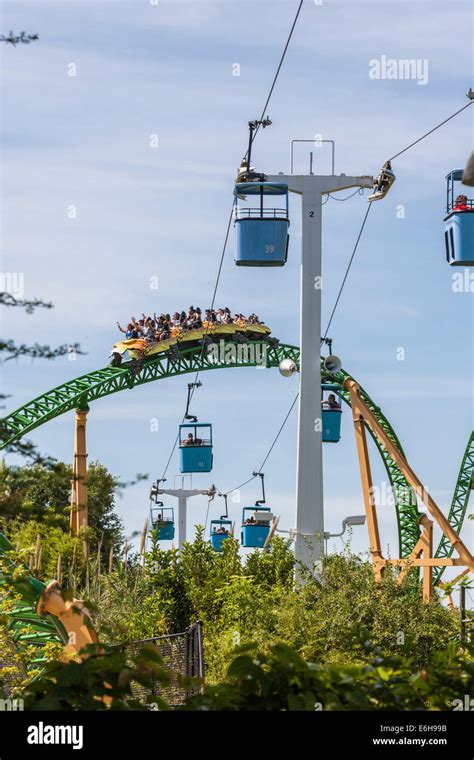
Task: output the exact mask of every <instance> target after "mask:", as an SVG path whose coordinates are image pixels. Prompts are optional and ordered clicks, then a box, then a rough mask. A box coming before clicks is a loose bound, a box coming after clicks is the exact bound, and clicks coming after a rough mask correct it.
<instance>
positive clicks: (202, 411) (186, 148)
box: [1, 0, 473, 555]
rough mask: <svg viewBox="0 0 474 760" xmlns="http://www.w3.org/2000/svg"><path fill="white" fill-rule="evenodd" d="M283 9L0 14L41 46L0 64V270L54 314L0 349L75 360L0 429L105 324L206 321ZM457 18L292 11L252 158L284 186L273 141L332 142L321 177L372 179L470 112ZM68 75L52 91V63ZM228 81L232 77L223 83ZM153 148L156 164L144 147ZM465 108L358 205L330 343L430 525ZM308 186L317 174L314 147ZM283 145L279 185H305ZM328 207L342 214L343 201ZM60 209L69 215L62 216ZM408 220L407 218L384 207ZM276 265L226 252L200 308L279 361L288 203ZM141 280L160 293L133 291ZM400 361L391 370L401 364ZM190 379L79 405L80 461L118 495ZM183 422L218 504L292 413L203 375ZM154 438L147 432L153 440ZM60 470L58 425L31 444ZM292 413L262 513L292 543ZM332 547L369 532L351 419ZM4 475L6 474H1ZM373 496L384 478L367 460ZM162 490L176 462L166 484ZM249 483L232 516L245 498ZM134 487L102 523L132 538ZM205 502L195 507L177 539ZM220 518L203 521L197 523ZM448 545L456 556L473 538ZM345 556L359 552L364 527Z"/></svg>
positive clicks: (15, 379)
mask: <svg viewBox="0 0 474 760" xmlns="http://www.w3.org/2000/svg"><path fill="white" fill-rule="evenodd" d="M296 6H297V2H296V0H295V1H294V2H293V1H292V2H290V0H280V1H275V0H272V1H271V2H270V1H269V0H268V1H267V0H260V2H258V3H254V2H248V1H243V0H238V1H237V2H233V3H227V2H223V1H219V2H218V1H216V0H213V1H212V2H201V0H195V2H181V1H178V2H176V0H175V1H174V2H167V1H166V0H160V2H159V3H158V5H152V4H150V3H149V2H145V0H135V1H134V2H122V1H120V2H107V1H104V2H95V1H94V0H90V1H89V0H88V1H82V2H79V1H78V2H72V3H67V4H66V3H60V2H41V0H35V2H15V3H13V2H3V3H1V15H2V20H1V28H2V31H3V32H7V31H9V30H10V29H12V30H14V31H21V30H23V29H24V30H26V31H27V32H37V33H38V34H39V35H40V40H39V41H38V42H34V43H32V44H31V45H29V46H26V45H22V46H18V47H17V48H15V49H14V48H12V47H11V46H7V47H5V46H3V47H2V50H1V63H2V74H1V83H2V94H1V98H2V111H3V126H2V161H3V175H2V207H3V208H2V229H1V241H2V271H4V272H12V271H15V272H16V271H20V272H23V273H24V277H25V297H31V298H32V297H41V298H43V299H44V300H51V301H52V302H53V303H54V305H55V308H54V310H51V311H41V310H39V311H37V312H36V313H35V314H34V315H26V314H20V313H18V311H17V310H11V311H10V312H7V313H5V314H3V330H4V333H5V334H6V335H9V336H10V335H11V336H15V338H16V340H17V341H18V342H22V341H25V342H26V341H29V342H34V341H39V342H47V343H49V344H51V345H56V344H59V343H63V342H79V343H80V344H81V346H82V348H83V350H85V351H87V355H84V356H80V357H78V358H77V360H76V361H75V362H70V361H68V360H67V359H60V360H58V361H55V362H51V363H46V362H39V361H35V362H32V361H30V360H27V359H21V360H18V361H10V362H8V363H7V364H6V365H5V367H4V372H3V382H4V389H5V392H8V393H12V394H13V395H12V398H11V399H9V402H8V403H9V405H10V406H9V408H11V409H13V408H16V407H18V406H20V405H21V404H22V403H25V402H26V401H28V400H29V399H31V398H32V397H34V396H37V395H39V394H40V393H41V392H43V391H46V390H47V389H49V388H51V387H53V386H55V385H58V384H60V383H61V382H63V381H65V380H67V379H68V378H72V377H74V376H77V375H79V374H83V373H86V372H88V371H90V370H93V369H96V368H98V367H101V366H104V365H105V364H106V363H107V357H108V353H109V350H110V347H111V345H112V344H113V343H114V342H115V340H117V338H118V335H117V331H116V328H115V321H116V320H117V319H120V321H121V322H122V323H123V322H125V321H126V320H127V319H128V318H129V316H130V315H131V314H134V315H137V314H138V313H141V312H142V311H145V312H147V313H148V312H152V311H153V310H156V311H171V310H174V309H181V308H185V307H187V306H189V304H190V303H193V304H195V305H196V304H199V305H201V307H203V308H206V307H207V306H208V305H209V302H210V299H211V296H212V291H213V286H214V282H215V277H216V273H217V267H218V262H219V256H220V252H221V248H222V244H223V240H224V235H225V228H226V221H227V217H228V213H229V209H230V204H231V202H232V186H233V178H234V176H235V170H236V167H237V165H238V162H239V160H240V158H241V156H242V155H243V153H244V152H245V147H246V140H247V126H246V125H247V121H248V120H249V119H252V118H256V117H257V116H259V114H260V111H261V109H262V106H263V103H264V100H265V97H266V94H267V92H268V88H269V85H270V83H271V81H272V78H273V74H274V71H275V67H276V64H277V62H278V60H279V57H280V54H281V50H282V47H283V44H284V42H285V40H286V36H287V33H288V30H289V27H290V25H291V22H292V19H293V16H294V12H295V10H296ZM472 39H473V20H472V4H471V3H468V2H462V1H461V2H457V3H449V4H448V3H445V2H436V1H435V2H433V1H430V2H399V1H398V0H397V2H380V1H379V0H377V2H375V0H374V1H373V2H337V1H336V0H325V1H324V2H323V3H322V4H321V5H317V4H316V3H313V2H310V0H306V2H305V4H304V6H303V10H302V13H301V17H300V20H299V23H298V26H297V28H296V31H295V34H294V37H293V40H292V43H291V47H290V49H289V52H288V55H287V58H286V61H285V64H284V67H283V69H282V72H281V75H280V78H279V81H278V84H277V87H276V89H275V92H274V95H273V98H272V101H271V103H270V106H269V109H268V112H269V114H270V117H271V119H272V121H273V124H272V126H271V127H270V128H269V129H268V130H265V131H262V132H260V134H259V135H258V138H257V140H256V142H255V147H254V154H253V158H254V161H255V163H256V165H257V166H258V167H259V168H260V169H261V170H263V171H266V172H268V173H276V172H278V171H287V170H288V160H289V141H290V139H292V138H312V137H313V136H314V135H316V134H321V135H322V136H323V138H325V139H334V140H335V141H336V172H337V173H339V172H345V173H346V174H377V172H378V171H379V169H380V167H381V165H382V163H383V162H384V161H385V160H386V159H387V158H388V157H389V156H391V155H393V154H395V153H396V152H398V150H400V149H401V148H403V147H404V146H406V145H407V144H408V143H410V142H411V141H412V140H413V139H415V138H416V137H418V136H419V135H420V134H422V133H423V132H425V131H427V130H428V129H430V128H431V127H432V126H434V125H435V124H436V123H437V122H439V121H441V120H442V119H443V118H445V117H446V116H448V115H449V114H450V113H452V112H453V111H455V110H456V109H457V108H460V107H461V106H462V105H464V103H465V102H467V101H466V99H465V93H466V92H467V90H468V89H469V86H472V84H473V82H472V70H473V65H472V64H473V61H472ZM382 55H386V56H387V57H388V58H395V59H403V58H415V59H421V60H424V59H426V60H427V61H428V82H427V84H426V85H419V84H418V83H417V82H416V81H414V80H412V79H411V80H410V79H409V80H387V79H385V80H374V79H370V78H369V61H370V60H371V59H373V58H380V56H382ZM71 63H73V64H75V66H76V69H77V75H76V76H75V77H70V76H68V66H69V64H71ZM236 63H238V64H240V76H233V71H234V70H235V67H234V69H233V66H234V64H236ZM153 134H157V135H158V142H159V145H158V148H151V147H150V136H151V135H153ZM472 134H473V133H472V109H470V110H468V111H467V112H464V113H463V114H461V115H460V116H459V117H457V119H455V120H453V121H451V122H450V123H449V124H448V125H446V126H445V127H443V128H442V129H440V130H439V131H438V132H436V133H435V134H433V135H431V136H430V137H429V138H427V139H426V140H425V141H423V142H422V143H420V144H419V145H417V146H416V147H415V148H413V149H412V150H410V151H409V152H407V153H406V154H404V155H403V156H401V157H400V158H399V159H397V160H396V161H395V162H394V167H393V168H394V170H395V173H396V175H397V181H396V183H395V185H394V186H393V189H392V190H391V192H390V194H389V196H388V197H387V198H386V199H385V200H384V201H383V202H381V203H379V204H376V205H375V207H374V209H373V210H372V213H371V215H370V217H369V222H368V224H367V227H366V230H365V232H364V236H363V239H362V241H361V244H360V248H359V251H358V253H357V257H356V260H355V263H354V265H353V268H352V270H351V274H350V277H349V280H348V282H347V285H346V288H345V291H344V294H343V297H342V300H341V302H340V305H339V308H338V310H337V313H336V316H335V319H334V322H333V325H332V328H331V331H330V334H331V335H332V337H333V339H334V348H335V350H336V352H337V353H338V354H339V355H340V356H341V357H342V359H343V364H344V367H345V368H346V369H347V370H348V371H349V372H351V373H352V374H353V375H354V376H355V377H356V378H357V379H358V380H359V381H360V382H361V384H362V385H363V386H364V387H365V388H366V389H367V391H368V392H369V393H370V395H371V396H372V397H373V398H374V399H375V400H376V401H377V402H378V403H379V404H380V405H381V406H382V408H383V409H384V412H385V414H386V415H387V417H388V419H389V420H390V421H391V423H392V425H393V426H394V428H395V430H396V431H397V434H398V435H399V437H400V439H401V441H402V444H403V446H404V449H405V452H406V454H407V456H408V458H409V460H410V462H411V464H412V466H413V467H414V468H415V470H416V471H417V472H418V474H419V475H420V477H421V478H422V480H424V481H425V483H426V485H427V486H428V488H429V489H430V491H431V492H432V493H433V495H434V496H435V498H437V499H438V500H439V503H440V505H441V506H442V507H443V508H444V509H445V510H446V511H447V509H448V506H449V503H450V499H451V495H452V490H453V487H454V483H455V479H456V475H457V470H458V467H459V463H460V459H461V456H462V453H463V451H464V447H465V444H466V441H467V438H468V435H469V433H470V431H471V429H472V427H473V424H472V423H473V407H472V381H473V365H472V356H473V352H472V348H473V309H472V294H469V293H467V292H465V293H453V291H452V280H451V276H452V271H451V270H450V268H449V267H448V266H447V265H446V263H445V260H444V242H443V205H444V193H445V184H444V177H445V175H446V174H447V173H448V172H449V171H450V170H451V169H453V168H456V167H459V166H462V165H463V164H464V162H465V160H466V159H467V156H468V153H469V151H470V150H471V149H472ZM314 153H315V156H314V157H315V171H317V172H321V173H329V169H330V161H329V158H330V157H329V152H327V148H324V149H314ZM307 168H308V149H307V148H304V147H299V148H298V149H297V153H296V170H299V171H307ZM341 195H342V196H345V195H346V194H345V193H342V194H341ZM366 202H367V200H366V196H365V197H360V196H356V197H354V198H353V199H351V200H349V201H347V202H346V203H338V202H336V201H334V200H329V202H328V203H327V204H326V205H325V207H324V222H323V224H324V229H323V245H324V251H323V258H324V264H323V275H324V291H323V322H325V321H326V320H327V318H328V315H329V314H330V311H331V309H332V306H333V303H334V299H335V297H336V294H337V290H338V287H339V284H340V282H341V278H342V276H343V273H344V270H345V267H346V264H347V262H348V259H349V257H350V253H351V250H352V246H353V244H354V241H355V238H356V235H357V232H358V229H359V226H360V223H361V221H362V218H363V215H364V213H365V209H366ZM71 204H74V205H75V207H76V209H77V218H76V219H74V220H71V219H69V218H68V207H69V206H70V205H71ZM400 204H402V205H403V207H404V218H398V215H397V209H398V208H399V206H400ZM291 216H292V226H291V245H290V253H289V261H288V264H287V266H286V267H284V268H282V269H278V270H265V269H262V270H253V269H251V270H249V269H240V268H236V267H235V266H234V264H233V238H231V239H230V241H229V246H228V249H227V253H226V259H225V263H224V267H223V272H222V277H221V281H220V285H219V290H218V295H217V304H218V305H221V304H222V305H228V306H229V307H230V308H231V309H233V310H237V311H242V312H249V313H250V312H252V311H256V312H257V313H258V314H259V315H260V316H261V317H262V318H265V320H266V322H267V323H268V324H269V325H270V326H271V327H272V329H273V333H274V335H276V336H278V337H279V338H280V339H281V340H282V341H284V342H288V343H297V341H298V332H299V327H298V314H299V292H298V274H299V234H300V228H299V202H298V200H297V199H292V200H291ZM154 276H157V277H158V280H159V290H158V292H156V291H152V290H150V278H151V277H154ZM398 347H403V348H404V349H405V360H404V361H397V358H396V351H397V348H398ZM188 379H189V378H186V377H185V378H181V379H174V380H166V381H162V382H161V381H160V382H159V383H155V384H151V385H149V386H144V387H142V388H139V389H136V390H134V391H133V392H131V393H127V394H124V393H122V394H118V395H116V396H112V397H109V398H106V399H103V400H101V401H100V402H96V403H95V404H94V405H93V407H92V409H91V413H90V415H89V436H88V447H89V457H90V459H91V460H94V459H100V460H101V461H102V462H104V464H106V465H107V466H108V467H109V468H110V470H111V471H112V472H113V473H115V474H117V475H118V476H120V477H121V478H122V479H129V478H130V477H132V476H133V474H134V473H136V472H148V473H150V475H151V476H152V477H153V478H154V477H156V476H157V475H159V474H161V472H162V470H163V467H164V464H165V463H166V460H167V458H168V455H169V451H170V447H171V445H172V442H173V440H174V437H175V435H176V427H177V424H178V422H179V421H180V419H181V417H182V415H183V411H184V406H185V396H186V383H187V381H188ZM202 380H203V383H204V385H203V387H202V388H201V389H200V390H199V391H198V392H197V393H196V396H195V403H194V408H195V410H196V413H197V414H198V415H199V417H200V419H201V420H209V421H212V422H213V424H214V438H215V444H216V446H215V468H214V471H213V473H212V474H211V475H210V477H209V478H207V477H205V476H196V477H195V479H194V485H195V486H196V487H199V488H201V487H202V488H204V487H207V486H208V485H209V484H210V482H214V483H216V484H217V485H218V487H219V488H220V489H223V490H228V489H230V488H232V487H233V486H235V485H237V484H239V483H240V482H242V481H244V480H245V479H246V478H247V477H249V476H250V474H251V472H252V470H253V469H255V468H256V467H257V466H258V465H259V464H260V462H261V460H262V459H263V457H264V456H265V454H266V451H267V449H268V447H269V445H270V443H271V441H272V440H273V437H274V435H275V432H276V430H277V429H278V427H279V426H280V423H281V421H282V420H283V418H284V416H285V414H286V411H287V409H288V408H289V405H290V404H291V401H292V400H293V398H294V395H295V393H296V392H297V382H298V381H297V378H293V379H291V380H285V379H284V378H282V377H281V376H280V375H279V373H278V372H277V371H268V372H264V371H257V370H227V371H222V372H214V373H207V374H205V375H204V376H203V377H202ZM153 418H156V419H158V421H159V430H158V432H151V431H150V421H151V420H152V419H153ZM31 439H32V440H34V441H35V442H36V443H37V444H38V446H39V447H40V448H41V450H43V451H45V452H48V453H50V454H52V455H54V456H56V457H58V458H62V459H65V460H66V461H69V460H70V459H71V455H72V444H73V418H72V414H69V415H66V416H63V417H60V418H58V419H57V420H55V421H53V422H51V423H49V424H48V425H46V426H44V427H42V428H40V429H39V430H37V431H34V433H33V434H32V435H31ZM295 442H296V414H295V415H294V416H293V417H292V418H291V420H290V421H289V423H288V424H287V426H286V428H285V431H284V433H283V435H282V437H281V439H280V442H279V444H278V445H277V447H276V448H275V450H274V451H273V453H272V456H271V458H270V460H269V462H268V463H267V465H266V468H265V474H266V482H267V496H268V503H269V504H270V505H271V506H272V507H273V509H274V511H275V512H276V513H278V514H281V526H282V527H284V528H288V527H291V526H293V524H294V522H293V511H294V484H295ZM324 459H325V463H324V466H325V505H326V510H325V515H326V527H327V529H328V530H331V531H334V532H336V531H339V530H340V527H339V526H340V523H341V520H342V519H343V517H345V516H346V515H348V514H357V513H362V512H363V505H362V499H361V491H360V483H359V478H358V467H357V461H356V453H355V445H354V434H353V431H352V426H351V421H350V416H349V414H348V413H347V411H346V413H345V414H344V418H343V440H342V441H341V443H340V444H338V445H337V446H325V449H324ZM12 461H13V460H12ZM373 469H374V472H373V476H374V482H375V484H380V481H381V480H384V479H385V476H384V472H383V470H382V467H381V466H380V465H379V463H377V464H375V460H374V468H373ZM177 472H178V464H177V458H175V459H174V460H173V464H172V466H171V467H170V471H169V483H168V484H169V485H171V483H172V476H173V475H174V474H175V473H177ZM254 485H255V484H252V485H251V486H249V487H247V488H246V489H244V490H243V491H242V493H241V494H240V503H236V504H233V505H231V508H232V516H233V517H234V518H235V519H236V520H238V516H239V512H240V508H241V507H242V506H244V505H245V504H246V503H248V504H251V503H253V501H254V500H255V498H256V497H257V493H256V490H255V488H256V485H255V488H254ZM148 489H149V484H143V485H140V486H137V487H134V488H132V489H129V490H128V491H127V493H126V494H125V496H124V497H123V499H121V500H120V501H119V502H118V508H119V511H120V514H121V515H122V517H123V518H124V521H125V525H126V528H127V531H128V532H129V533H130V532H131V531H133V530H139V529H141V527H142V525H143V522H144V520H145V518H146V516H147V512H148ZM206 506H207V505H206V500H205V499H204V498H203V499H201V498H195V499H194V500H193V502H192V503H190V506H189V530H190V531H191V529H192V525H193V524H195V523H197V522H203V521H204V517H205V513H206ZM220 510H221V505H220V504H214V506H212V505H211V514H210V516H211V517H215V516H218V514H219V513H220ZM380 522H381V532H382V540H383V543H384V545H385V546H387V545H389V546H390V547H392V548H391V552H392V555H393V554H394V553H395V551H396V528H395V517H394V514H393V510H392V509H391V508H390V507H387V506H385V507H381V508H380ZM464 537H465V539H466V541H469V540H470V536H469V527H468V528H465V531H464ZM352 543H353V547H354V549H355V550H357V551H365V549H366V546H367V537H366V532H365V529H364V528H356V529H355V532H354V536H353V541H352Z"/></svg>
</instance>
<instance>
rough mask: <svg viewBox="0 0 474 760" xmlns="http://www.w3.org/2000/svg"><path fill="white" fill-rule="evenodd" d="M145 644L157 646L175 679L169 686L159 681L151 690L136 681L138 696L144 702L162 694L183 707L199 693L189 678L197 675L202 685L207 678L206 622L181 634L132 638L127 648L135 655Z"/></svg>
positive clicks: (173, 703)
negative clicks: (188, 699)
mask: <svg viewBox="0 0 474 760" xmlns="http://www.w3.org/2000/svg"><path fill="white" fill-rule="evenodd" d="M145 644H152V645H153V646H155V647H156V648H157V650H158V653H159V655H160V656H161V658H162V659H163V664H164V666H165V667H166V668H168V669H169V670H170V672H171V675H172V681H171V683H170V684H169V686H162V685H161V684H160V683H158V681H156V682H154V683H153V686H152V688H151V689H149V688H146V687H144V686H141V685H140V684H137V683H135V684H133V686H132V690H133V693H134V696H135V697H136V698H137V699H140V700H143V701H145V700H150V697H153V696H160V697H161V698H162V699H164V700H165V701H166V702H167V703H168V704H169V705H170V706H171V707H179V706H180V705H182V704H184V702H185V701H186V697H188V696H191V695H192V694H195V693H196V690H195V689H193V688H191V687H190V686H189V684H188V683H186V680H187V679H189V678H192V677H197V678H200V679H201V684H202V682H203V680H204V658H203V643H202V623H201V622H197V623H194V625H192V626H190V627H189V628H188V629H187V630H186V631H182V632H180V633H172V634H169V635H167V636H154V637H153V638H150V639H140V640H139V641H132V642H131V643H130V644H128V645H127V646H126V647H125V650H126V651H127V652H129V653H130V655H135V654H138V653H139V651H140V649H141V647H143V646H144V645H145ZM183 679H184V682H183ZM151 701H153V700H151Z"/></svg>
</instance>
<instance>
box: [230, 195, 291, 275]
mask: <svg viewBox="0 0 474 760" xmlns="http://www.w3.org/2000/svg"><path fill="white" fill-rule="evenodd" d="M234 195H235V202H234V228H235V263H236V264H237V266H241V267H242V266H243V267H282V266H284V265H285V264H286V260H287V258H288V244H289V240H290V236H289V234H288V228H289V226H290V219H289V216H288V185H285V184H283V183H281V184H280V183H278V184H276V183H274V182H264V181H261V182H237V183H236V185H235V191H234ZM247 196H251V205H250V206H243V205H242V201H244V200H246V199H247ZM269 196H271V197H272V198H273V197H275V196H279V197H283V207H279V208H275V207H270V208H268V207H266V206H265V204H264V199H265V200H266V199H267V198H268V197H269Z"/></svg>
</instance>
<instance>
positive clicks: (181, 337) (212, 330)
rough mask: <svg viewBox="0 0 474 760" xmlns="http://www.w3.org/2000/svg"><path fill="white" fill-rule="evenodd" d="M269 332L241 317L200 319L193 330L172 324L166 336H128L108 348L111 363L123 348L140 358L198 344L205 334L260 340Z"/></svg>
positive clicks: (212, 337)
mask: <svg viewBox="0 0 474 760" xmlns="http://www.w3.org/2000/svg"><path fill="white" fill-rule="evenodd" d="M270 333H271V328H270V327H267V325H261V324H253V323H252V322H243V321H238V322H234V323H233V324H231V325H220V324H218V323H216V322H203V326H202V327H199V328H198V329H196V330H182V329H181V328H179V327H177V328H176V327H173V328H172V329H171V336H170V337H169V338H168V340H161V341H157V342H149V341H147V340H145V339H144V338H130V339H129V340H121V341H119V342H118V343H115V344H114V347H113V349H112V352H111V357H112V361H111V364H112V365H118V364H120V362H121V359H122V355H123V354H124V353H125V352H126V351H128V354H129V356H130V358H131V359H138V360H142V359H148V358H149V357H151V356H155V354H161V353H163V352H164V351H168V349H170V348H171V347H172V346H182V347H183V348H187V347H189V346H192V344H193V343H195V344H198V343H199V342H201V341H202V340H204V339H205V338H209V339H210V340H211V341H212V342H217V341H219V340H220V339H222V340H229V339H232V337H233V336H234V335H242V336H245V337H246V338H247V340H259V339H261V338H263V337H265V336H268V335H270Z"/></svg>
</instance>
